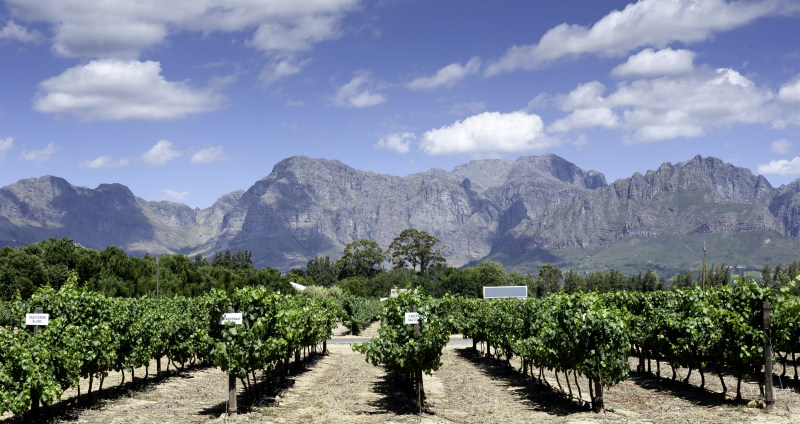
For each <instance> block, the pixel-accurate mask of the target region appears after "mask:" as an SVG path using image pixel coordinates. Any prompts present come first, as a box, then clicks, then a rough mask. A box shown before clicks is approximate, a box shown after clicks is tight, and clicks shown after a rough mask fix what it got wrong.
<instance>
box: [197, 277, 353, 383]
mask: <svg viewBox="0 0 800 424" xmlns="http://www.w3.org/2000/svg"><path fill="white" fill-rule="evenodd" d="M204 302H205V304H206V307H207V310H208V315H207V316H208V319H209V321H208V323H209V326H210V331H209V336H208V338H207V344H208V346H210V350H209V353H208V355H209V358H210V359H211V361H212V363H214V364H215V365H217V366H219V367H220V368H221V369H222V370H223V371H225V372H228V373H230V374H233V375H236V376H237V377H239V378H244V377H245V376H246V375H247V374H248V373H251V372H253V371H254V370H257V369H268V368H269V367H271V366H275V365H276V363H277V362H279V361H281V360H283V361H285V362H288V358H289V357H290V356H291V354H292V353H293V352H296V351H299V350H300V349H302V348H304V347H308V346H314V345H316V344H318V343H321V342H323V341H325V340H327V338H328V337H329V336H330V333H331V330H332V329H333V328H334V327H336V316H337V312H338V306H337V305H336V303H335V302H334V301H333V300H331V299H324V300H321V301H318V300H312V299H309V298H308V297H304V296H289V295H284V294H280V293H276V292H269V291H268V290H266V289H264V288H249V287H244V288H242V289H239V290H237V291H236V292H234V293H233V294H232V295H230V296H229V295H227V294H226V293H225V292H222V291H220V290H214V291H212V292H211V293H209V294H208V295H207V296H206V297H205V300H204ZM228 306H232V307H233V308H234V309H235V310H236V311H237V312H240V313H241V314H242V321H243V322H242V325H234V324H233V323H230V322H227V323H225V325H224V326H222V325H220V324H219V322H220V319H221V317H222V314H223V313H225V312H226V311H227V307H228Z"/></svg>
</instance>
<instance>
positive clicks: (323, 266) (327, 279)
mask: <svg viewBox="0 0 800 424" xmlns="http://www.w3.org/2000/svg"><path fill="white" fill-rule="evenodd" d="M306 276H307V277H308V278H310V279H311V280H312V281H313V282H314V283H315V284H317V285H320V286H323V287H331V286H333V285H334V284H335V283H336V266H335V263H334V262H333V261H331V258H330V257H329V256H327V255H326V256H314V257H313V258H311V259H309V260H308V263H306Z"/></svg>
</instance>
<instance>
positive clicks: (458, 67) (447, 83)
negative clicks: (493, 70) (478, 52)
mask: <svg viewBox="0 0 800 424" xmlns="http://www.w3.org/2000/svg"><path fill="white" fill-rule="evenodd" d="M480 68H481V60H480V58H478V57H473V58H472V59H470V60H469V62H467V63H466V64H464V65H462V64H460V63H452V64H450V65H447V66H445V67H444V68H442V69H439V71H438V72H436V74H434V75H432V76H429V77H419V78H416V79H414V80H412V81H411V82H409V83H408V84H406V87H408V88H410V89H412V90H428V89H432V88H437V87H448V88H449V87H453V86H455V85H456V84H458V83H459V82H460V81H461V80H463V79H464V78H466V77H467V76H469V75H475V74H477V73H478V72H479V71H480Z"/></svg>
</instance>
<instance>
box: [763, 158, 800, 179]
mask: <svg viewBox="0 0 800 424" xmlns="http://www.w3.org/2000/svg"><path fill="white" fill-rule="evenodd" d="M758 173H759V174H778V175H797V174H800V157H797V156H795V158H794V159H792V160H786V159H781V160H773V161H770V163H768V164H766V165H758Z"/></svg>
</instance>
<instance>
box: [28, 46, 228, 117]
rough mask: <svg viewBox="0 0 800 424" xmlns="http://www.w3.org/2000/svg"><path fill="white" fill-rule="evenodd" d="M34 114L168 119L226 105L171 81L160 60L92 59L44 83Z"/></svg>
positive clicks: (204, 92)
mask: <svg viewBox="0 0 800 424" xmlns="http://www.w3.org/2000/svg"><path fill="white" fill-rule="evenodd" d="M33 107H34V109H35V110H37V111H39V112H44V113H52V114H56V115H73V116H76V117H78V118H79V119H82V120H84V121H96V120H127V119H144V120H165V119H176V118H183V117H185V116H187V115H191V114H195V113H202V112H208V111H212V110H216V109H219V108H221V107H223V98H222V96H221V95H219V94H217V93H216V92H213V91H211V90H207V89H206V90H204V89H196V88H193V87H191V86H190V85H189V84H188V83H187V82H170V81H167V80H166V79H165V78H164V77H163V76H162V75H161V64H160V63H159V62H154V61H147V62H139V61H135V60H133V61H121V60H115V59H104V60H93V61H91V62H89V63H87V64H85V65H78V66H75V67H72V68H69V69H67V70H66V71H64V73H62V74H61V75H58V76H56V77H53V78H50V79H47V80H45V81H43V82H41V83H40V84H39V92H38V93H37V95H36V98H35V99H34V104H33Z"/></svg>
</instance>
